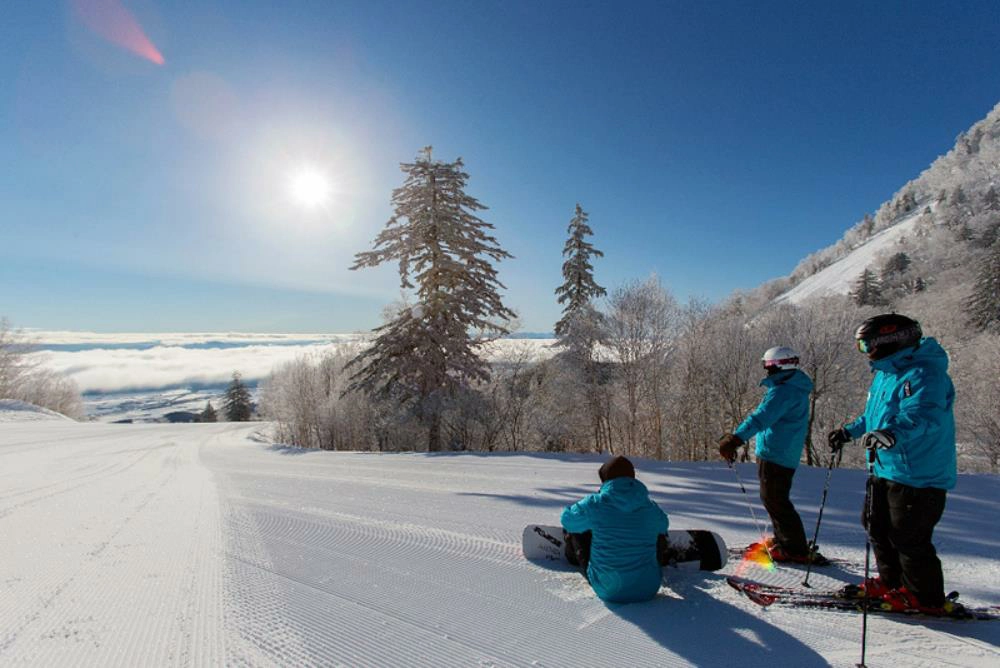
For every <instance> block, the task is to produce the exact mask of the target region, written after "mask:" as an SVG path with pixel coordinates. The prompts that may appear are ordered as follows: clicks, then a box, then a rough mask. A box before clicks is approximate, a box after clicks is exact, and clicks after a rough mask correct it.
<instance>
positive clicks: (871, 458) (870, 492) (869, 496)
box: [856, 448, 877, 668]
mask: <svg viewBox="0 0 1000 668" xmlns="http://www.w3.org/2000/svg"><path fill="white" fill-rule="evenodd" d="M876 456H877V455H876V453H875V448H869V450H868V481H867V483H866V484H865V487H866V489H865V491H866V492H867V493H866V494H865V586H864V589H865V597H864V603H862V614H861V663H858V664H856V665H857V668H868V667H867V666H866V665H865V650H866V649H867V640H868V602H869V598H870V597H869V592H868V575H869V574H870V573H871V554H872V537H871V533H870V529H869V527H870V526H871V524H872V505H873V503H874V501H873V499H874V497H875V457H876Z"/></svg>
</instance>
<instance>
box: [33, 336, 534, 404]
mask: <svg viewBox="0 0 1000 668" xmlns="http://www.w3.org/2000/svg"><path fill="white" fill-rule="evenodd" d="M34 338H35V340H36V341H37V342H38V343H39V344H40V346H41V347H42V351H41V352H38V353H35V354H36V355H38V356H39V357H40V358H41V360H42V363H43V364H44V365H45V366H46V367H48V368H50V369H52V370H54V371H56V372H59V373H62V374H65V375H66V376H68V377H69V378H71V379H72V380H74V381H75V382H76V383H77V385H78V386H79V387H80V390H81V391H83V392H90V393H94V392H99V393H112V392H128V391H134V390H155V389H165V388H175V387H199V386H201V387H204V386H212V385H223V384H225V383H227V382H229V380H230V379H231V378H232V374H233V371H239V372H240V373H241V374H242V375H243V378H244V379H245V380H247V381H257V380H260V379H262V378H265V377H266V376H268V375H269V374H270V373H271V371H272V369H274V368H275V367H276V366H277V365H279V364H282V363H285V362H289V361H292V360H294V359H297V358H299V357H303V356H315V357H319V356H321V355H323V354H325V353H328V352H332V351H334V350H336V348H337V347H338V346H343V345H346V344H347V343H348V342H350V341H351V340H353V338H354V337H350V336H339V337H338V336H330V335H323V336H317V337H315V339H314V340H313V342H308V343H300V342H302V341H304V340H308V339H309V338H310V337H309V336H308V335H303V334H269V335H260V336H258V335H248V334H164V335H151V334H142V335H139V334H124V335H118V334H86V333H84V334H79V333H76V332H60V333H44V335H39V333H36V334H35V336H34ZM168 342H169V344H168ZM213 342H220V343H219V344H218V345H215V343H213ZM293 342H295V343H293ZM549 343H551V341H549V340H545V339H531V340H526V339H519V340H506V339H505V340H501V341H496V342H494V343H493V344H491V345H490V346H489V348H488V349H487V350H486V351H484V352H485V354H486V357H487V358H488V359H490V360H491V361H494V362H500V361H511V360H522V361H528V360H531V359H538V358H539V357H547V356H549V355H551V350H550V349H548V348H547V347H546V346H547V344H549ZM46 345H51V346H52V347H51V348H50V349H48V350H45V347H46ZM124 345H141V346H142V347H140V348H126V347H121V346H124ZM67 346H68V347H71V348H74V349H71V350H67V349H65V347H67ZM185 346H193V347H185ZM77 347H79V348H82V349H75V348H77Z"/></svg>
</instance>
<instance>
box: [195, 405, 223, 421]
mask: <svg viewBox="0 0 1000 668" xmlns="http://www.w3.org/2000/svg"><path fill="white" fill-rule="evenodd" d="M218 421H219V416H218V414H217V413H216V412H215V408H214V407H213V406H212V402H211V401H209V402H207V403H206V404H205V410H203V411H202V412H201V414H200V415H199V416H198V422H218Z"/></svg>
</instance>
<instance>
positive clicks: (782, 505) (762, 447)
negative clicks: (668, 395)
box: [719, 346, 826, 563]
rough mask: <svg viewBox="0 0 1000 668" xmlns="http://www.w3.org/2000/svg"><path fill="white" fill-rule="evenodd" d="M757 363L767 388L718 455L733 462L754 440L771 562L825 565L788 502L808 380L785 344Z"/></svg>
mask: <svg viewBox="0 0 1000 668" xmlns="http://www.w3.org/2000/svg"><path fill="white" fill-rule="evenodd" d="M761 362H762V363H763V365H764V371H765V372H766V373H767V376H766V377H765V378H764V379H763V380H762V381H760V384H761V386H763V387H765V388H767V391H766V392H765V393H764V398H763V399H762V400H761V402H760V404H759V405H758V406H757V408H756V409H754V411H753V412H752V413H750V415H748V416H747V417H746V419H744V420H743V422H742V423H740V425H739V427H737V428H736V430H735V431H734V432H733V433H731V434H725V435H724V436H723V437H722V438H721V439H719V454H720V455H722V458H723V459H725V460H726V461H728V462H729V463H732V462H733V461H735V459H736V451H737V449H739V447H740V446H742V445H743V444H744V443H746V442H747V441H749V440H750V439H751V438H753V437H754V436H756V437H757V443H756V448H755V449H754V454H755V455H756V456H757V477H758V478H759V480H760V499H761V501H763V502H764V508H765V509H767V514H768V515H769V516H770V517H771V524H772V526H773V527H774V537H773V538H770V539H766V541H767V545H766V547H767V551H768V553H769V554H770V556H771V558H772V559H773V560H775V561H791V562H796V563H809V562H810V561H812V562H813V563H825V562H826V559H825V558H824V557H822V556H821V555H820V554H819V553H818V552H816V551H815V547H814V548H813V549H810V546H809V544H808V543H807V542H806V532H805V530H804V529H803V527H802V518H801V517H799V514H798V512H797V511H796V510H795V506H794V505H793V504H792V501H791V498H789V495H790V494H791V490H792V477H793V476H794V475H795V470H796V469H797V468H798V466H799V460H800V459H801V458H802V448H803V446H804V445H805V441H806V431H807V430H808V428H809V394H810V393H811V392H812V389H813V382H812V379H811V378H809V376H808V375H806V374H805V372H803V371H802V370H801V369H800V368H799V354H798V353H797V352H795V351H794V350H793V349H791V348H789V347H787V346H777V347H774V348H770V349H768V350H767V352H765V353H764V356H763V357H762V358H761ZM753 547H755V546H751V548H753Z"/></svg>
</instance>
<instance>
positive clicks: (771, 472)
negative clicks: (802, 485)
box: [757, 459, 809, 556]
mask: <svg viewBox="0 0 1000 668" xmlns="http://www.w3.org/2000/svg"><path fill="white" fill-rule="evenodd" d="M794 475H795V469H790V468H787V467H784V466H780V465H778V464H775V463H773V462H769V461H767V460H765V459H761V460H758V462H757V477H758V478H759V479H760V500H761V501H763V502H764V508H765V509H766V510H767V514H768V515H770V517H771V524H772V525H773V526H774V539H775V541H776V542H777V543H778V545H780V546H781V548H782V549H783V550H784V551H785V552H787V553H788V554H793V555H801V556H805V555H806V554H808V553H809V546H808V544H807V543H806V532H805V529H803V528H802V518H801V517H799V514H798V512H797V511H796V510H795V506H794V505H793V504H792V500H791V499H790V498H789V495H790V494H791V492H792V477H793V476H794Z"/></svg>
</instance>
